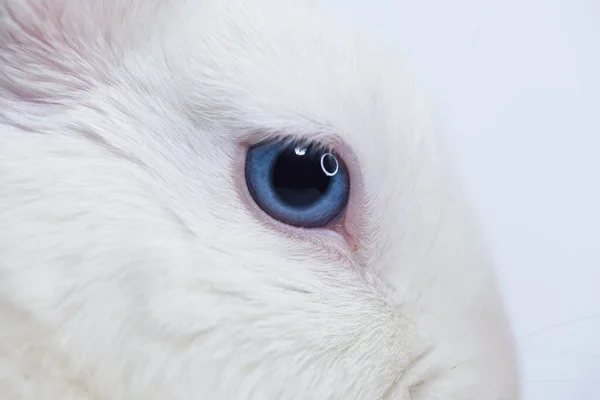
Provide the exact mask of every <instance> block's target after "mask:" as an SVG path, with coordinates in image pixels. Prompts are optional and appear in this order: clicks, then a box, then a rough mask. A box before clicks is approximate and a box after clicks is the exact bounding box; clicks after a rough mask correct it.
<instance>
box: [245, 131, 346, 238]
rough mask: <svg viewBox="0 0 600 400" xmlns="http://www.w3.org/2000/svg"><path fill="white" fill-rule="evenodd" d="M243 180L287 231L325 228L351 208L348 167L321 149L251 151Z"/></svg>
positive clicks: (281, 145)
mask: <svg viewBox="0 0 600 400" xmlns="http://www.w3.org/2000/svg"><path fill="white" fill-rule="evenodd" d="M245 174H246V184H247V187H248V191H249V192H250V195H251V196H252V198H253V199H254V201H255V202H256V204H257V205H258V206H259V207H260V208H261V209H262V210H263V211H264V212H265V213H267V214H268V215H270V216H271V217H273V218H275V219H277V220H279V221H280V222H283V223H285V224H288V225H293V226H297V227H303V228H322V227H326V226H328V225H329V224H331V223H333V222H334V221H336V220H337V219H338V218H339V217H340V216H341V215H342V213H343V211H344V209H345V208H346V205H347V204H348V199H349V194H350V179H349V176H348V171H347V170H346V166H345V164H344V162H343V160H342V159H340V158H338V157H337V155H336V154H335V153H332V152H327V151H326V150H323V148H322V146H319V145H318V144H310V145H307V146H303V145H298V144H293V143H292V144H290V143H285V142H282V141H266V142H263V143H259V144H257V145H255V146H252V147H251V148H250V149H248V153H247V155H246V168H245Z"/></svg>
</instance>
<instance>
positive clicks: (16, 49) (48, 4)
mask: <svg viewBox="0 0 600 400" xmlns="http://www.w3.org/2000/svg"><path fill="white" fill-rule="evenodd" d="M82 1H84V0H82ZM69 5H72V6H73V9H72V10H70V11H68V12H67V8H66V7H67V6H69ZM77 8H78V7H77V6H76V3H75V2H72V1H69V0H22V1H16V2H15V1H12V0H0V52H1V53H2V59H3V61H4V63H3V64H4V65H2V66H0V94H1V95H3V96H4V97H9V98H13V99H14V100H21V101H27V102H34V103H56V102H61V100H66V99H68V98H69V97H73V95H74V94H75V92H76V91H79V90H81V89H83V88H84V87H86V86H89V82H86V80H88V79H87V78H89V72H90V71H89V68H90V64H89V63H87V62H86V60H85V57H86V56H85V55H84V54H83V53H84V52H85V46H84V41H85V37H84V36H85V33H86V32H85V31H84V30H83V29H80V27H83V25H79V24H78V21H75V20H73V17H77V16H79V15H81V16H83V15H84V13H79V12H78V11H77ZM81 11H83V10H81Z"/></svg>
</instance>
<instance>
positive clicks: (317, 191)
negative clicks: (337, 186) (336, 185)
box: [272, 147, 331, 207]
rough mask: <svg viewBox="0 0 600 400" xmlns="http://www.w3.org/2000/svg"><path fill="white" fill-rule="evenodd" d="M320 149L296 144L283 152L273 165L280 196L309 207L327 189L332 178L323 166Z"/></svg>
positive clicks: (300, 205)
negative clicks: (296, 145)
mask: <svg viewBox="0 0 600 400" xmlns="http://www.w3.org/2000/svg"><path fill="white" fill-rule="evenodd" d="M319 156H320V154H319V152H317V151H315V150H314V149H313V148H303V147H296V148H294V149H293V150H292V149H287V150H284V151H282V152H281V154H280V155H279V157H277V160H276V161H275V165H274V166H273V178H272V179H273V188H274V189H275V193H276V194H277V196H278V197H279V198H280V199H281V200H282V201H283V202H285V203H287V204H289V205H291V206H294V207H308V206H310V205H311V204H314V203H316V202H317V201H318V200H319V199H320V198H321V196H323V194H324V193H326V192H327V189H328V188H329V184H330V181H331V178H330V177H329V176H327V174H326V173H325V172H324V170H323V169H322V167H321V161H320V158H321V157H319Z"/></svg>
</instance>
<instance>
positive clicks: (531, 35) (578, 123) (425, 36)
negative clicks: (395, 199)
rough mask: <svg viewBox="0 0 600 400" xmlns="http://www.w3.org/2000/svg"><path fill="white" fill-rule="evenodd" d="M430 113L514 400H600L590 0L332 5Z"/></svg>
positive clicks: (599, 39)
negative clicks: (500, 313) (503, 310)
mask: <svg viewBox="0 0 600 400" xmlns="http://www.w3.org/2000/svg"><path fill="white" fill-rule="evenodd" d="M332 1H333V2H334V3H335V4H336V6H337V7H338V8H339V10H340V12H341V13H342V14H344V15H346V16H347V17H349V18H352V19H353V21H354V22H355V23H357V24H365V25H364V26H365V27H367V26H368V29H371V28H374V30H375V33H376V34H379V35H381V36H380V38H381V39H382V40H389V41H392V43H394V44H397V45H398V49H399V50H400V51H402V52H404V53H405V54H406V57H407V59H408V60H410V62H411V63H412V64H414V66H413V68H414V69H415V71H416V72H417V73H418V74H419V78H420V79H421V80H422V82H423V84H424V85H425V86H426V87H427V89H428V90H429V92H430V93H431V98H432V99H433V100H434V101H435V105H436V106H437V108H438V112H439V117H440V122H441V124H442V125H441V126H442V131H443V133H444V134H445V135H447V140H448V141H449V144H450V145H451V146H450V147H451V149H452V150H453V151H454V154H455V158H456V160H457V162H458V164H459V170H460V172H461V173H462V175H463V181H464V182H465V184H466V186H467V189H468V190H469V191H470V194H471V198H472V202H473V203H474V206H475V207H476V209H477V211H478V213H479V215H480V217H481V220H482V222H483V225H484V228H485V230H486V232H487V235H488V239H489V241H490V242H491V246H492V249H493V251H494V253H495V257H496V260H497V263H498V273H499V276H500V281H501V285H502V289H503V291H504V292H505V295H506V302H507V305H508V308H509V311H510V314H511V318H512V321H513V325H514V330H515V334H516V336H517V338H518V339H519V350H520V354H521V363H522V374H523V380H524V386H523V394H524V400H600V290H599V284H600V243H599V242H600V0H560V1H559V0H545V1H544V0H487V1H476V0H452V1H448V0H368V1H367V0H362V1H359V0H332Z"/></svg>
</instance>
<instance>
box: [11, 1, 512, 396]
mask: <svg viewBox="0 0 600 400" xmlns="http://www.w3.org/2000/svg"><path fill="white" fill-rule="evenodd" d="M363 36H364V35H362V34H360V33H359V32H358V31H357V30H356V29H354V28H351V27H349V26H346V25H344V24H342V23H340V22H336V19H335V18H334V17H333V16H332V15H331V14H329V13H328V12H327V11H326V10H325V9H324V8H322V7H321V5H320V4H318V2H314V3H311V2H309V1H303V2H298V1H290V0H246V1H244V0H232V1H214V0H213V1H209V0H198V1H184V0H173V1H166V0H163V1H160V0H145V1H142V0H94V1H91V0H0V60H1V63H0V325H1V326H2V329H1V331H0V339H1V340H0V397H1V398H2V399H7V400H8V399H36V400H37V399H49V400H54V399H61V400H83V399H95V400H96V399H98V400H99V399H111V400H114V399H127V400H137V399H150V400H153V399H156V400H166V399H170V400H171V399H181V400H187V399H190V400H191V399H232V400H233V399H260V400H262V399H264V400H270V399H273V400H275V399H281V400H286V399H314V400H319V399H344V400H349V399H365V400H373V399H399V400H409V399H410V400H483V399H486V400H515V399H517V398H518V380H517V371H516V367H515V356H514V349H513V339H512V336H511V333H510V328H509V325H508V322H507V318H506V316H505V314H504V309H503V305H502V302H501V300H500V296H499V294H498V289H497V287H496V286H497V285H496V282H495V278H494V275H493V271H492V267H491V265H492V263H491V260H490V258H489V256H488V254H487V250H486V246H485V244H484V243H482V240H481V239H480V235H479V232H478V231H477V227H476V223H474V222H473V221H472V217H471V215H470V211H469V208H468V205H467V202H466V201H465V200H464V199H463V197H462V194H461V191H460V187H459V185H458V184H457V183H456V182H455V181H454V178H453V174H452V173H451V167H450V165H449V162H448V161H446V156H445V153H444V151H443V146H442V145H441V144H440V141H439V139H438V138H437V136H436V133H435V130H436V129H435V126H434V124H433V123H432V122H431V117H430V115H429V111H428V108H427V104H426V101H424V100H423V98H422V96H421V95H420V92H419V90H418V88H417V85H415V84H414V82H413V79H412V78H411V77H410V74H409V72H407V68H405V66H404V65H403V61H402V60H400V59H399V58H396V57H394V56H392V55H391V54H393V53H392V52H391V51H390V50H389V49H387V48H384V46H383V45H379V44H377V43H375V42H370V41H368V40H366V39H365V38H364V37H363Z"/></svg>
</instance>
